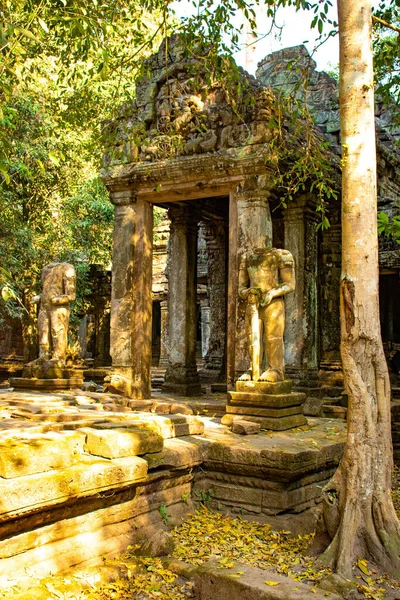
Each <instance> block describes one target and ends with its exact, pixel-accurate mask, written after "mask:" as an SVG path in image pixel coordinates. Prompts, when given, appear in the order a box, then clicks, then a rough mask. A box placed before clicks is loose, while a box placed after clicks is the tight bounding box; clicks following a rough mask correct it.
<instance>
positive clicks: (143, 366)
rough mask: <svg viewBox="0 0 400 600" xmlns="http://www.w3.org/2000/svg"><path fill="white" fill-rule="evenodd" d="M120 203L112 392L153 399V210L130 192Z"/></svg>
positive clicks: (118, 196)
mask: <svg viewBox="0 0 400 600" xmlns="http://www.w3.org/2000/svg"><path fill="white" fill-rule="evenodd" d="M111 201H112V202H113V203H114V205H115V221H114V237H113V259H112V290H111V335H110V354H111V357H112V367H113V368H112V375H111V382H110V385H109V386H108V389H110V390H114V391H118V392H120V393H122V394H124V395H127V396H130V397H132V398H136V399H140V398H150V396H151V394H150V381H151V378H150V367H151V312H152V299H151V284H152V239H153V216H152V215H153V208H152V206H151V205H150V204H149V203H147V202H146V201H145V200H143V199H141V198H138V199H136V198H135V197H134V196H133V193H132V192H130V191H129V190H126V191H122V192H114V193H113V192H112V193H111Z"/></svg>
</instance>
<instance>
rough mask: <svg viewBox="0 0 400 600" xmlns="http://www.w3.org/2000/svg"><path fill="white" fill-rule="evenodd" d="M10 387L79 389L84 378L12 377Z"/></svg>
mask: <svg viewBox="0 0 400 600" xmlns="http://www.w3.org/2000/svg"><path fill="white" fill-rule="evenodd" d="M10 385H11V387H13V388H16V389H20V390H43V391H49V392H53V391H56V390H71V389H75V388H76V389H79V388H80V387H82V385H83V377H81V378H79V377H66V378H58V379H50V378H49V379H36V378H34V377H10Z"/></svg>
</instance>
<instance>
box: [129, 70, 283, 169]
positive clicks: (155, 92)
mask: <svg viewBox="0 0 400 600" xmlns="http://www.w3.org/2000/svg"><path fill="white" fill-rule="evenodd" d="M139 88H140V89H138V91H137V104H136V106H137V109H136V112H135V114H134V115H132V113H131V117H130V120H129V126H128V127H127V130H126V131H125V132H124V137H125V139H129V141H130V142H129V143H130V150H129V160H130V161H131V162H136V161H143V162H148V161H150V162H153V161H157V160H162V159H168V158H173V157H176V156H185V155H194V154H202V153H207V152H208V153H209V152H219V151H222V152H223V151H226V150H227V149H231V148H242V147H243V146H251V145H254V144H263V143H268V142H270V141H271V139H272V137H273V128H272V129H271V121H272V119H271V117H272V115H273V106H274V103H275V98H274V95H273V93H272V91H271V90H268V89H266V88H262V87H256V86H253V87H250V88H248V89H247V90H246V93H243V94H242V96H240V97H239V98H236V99H235V101H233V100H232V99H230V98H229V96H228V94H227V92H226V91H225V90H224V88H223V87H222V85H220V84H215V85H214V87H212V85H211V86H210V85H209V86H208V87H207V86H206V85H205V83H204V82H202V81H201V78H200V77H199V76H198V74H197V76H196V77H195V76H194V75H193V74H189V73H188V72H187V71H186V72H185V70H184V67H183V66H182V65H180V66H179V68H178V66H175V67H174V68H173V69H170V70H169V74H168V75H167V74H166V72H165V71H164V73H163V74H160V75H159V78H158V80H157V81H155V79H154V77H153V78H152V79H151V78H149V80H148V81H147V82H142V83H141V84H140V85H139ZM125 123H127V120H126V119H125ZM121 137H122V136H121Z"/></svg>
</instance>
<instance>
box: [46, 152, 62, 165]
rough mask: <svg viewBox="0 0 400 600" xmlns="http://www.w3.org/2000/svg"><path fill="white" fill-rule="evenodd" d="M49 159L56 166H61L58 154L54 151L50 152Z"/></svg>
mask: <svg viewBox="0 0 400 600" xmlns="http://www.w3.org/2000/svg"><path fill="white" fill-rule="evenodd" d="M49 160H50V161H51V162H52V163H53V165H55V166H56V167H59V166H60V159H59V157H58V156H57V154H55V153H54V152H49Z"/></svg>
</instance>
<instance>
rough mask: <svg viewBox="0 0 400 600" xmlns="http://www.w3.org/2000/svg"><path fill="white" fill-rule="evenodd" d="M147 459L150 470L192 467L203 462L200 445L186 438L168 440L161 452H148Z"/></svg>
mask: <svg viewBox="0 0 400 600" xmlns="http://www.w3.org/2000/svg"><path fill="white" fill-rule="evenodd" d="M145 460H147V463H148V465H149V470H153V469H158V468H164V469H165V468H172V469H191V468H193V467H197V466H198V465H200V464H201V463H202V462H203V455H202V452H201V449H200V447H199V446H198V445H197V444H195V443H193V442H187V441H185V440H166V441H165V443H164V448H163V450H161V452H156V453H154V454H148V455H146V456H145Z"/></svg>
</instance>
